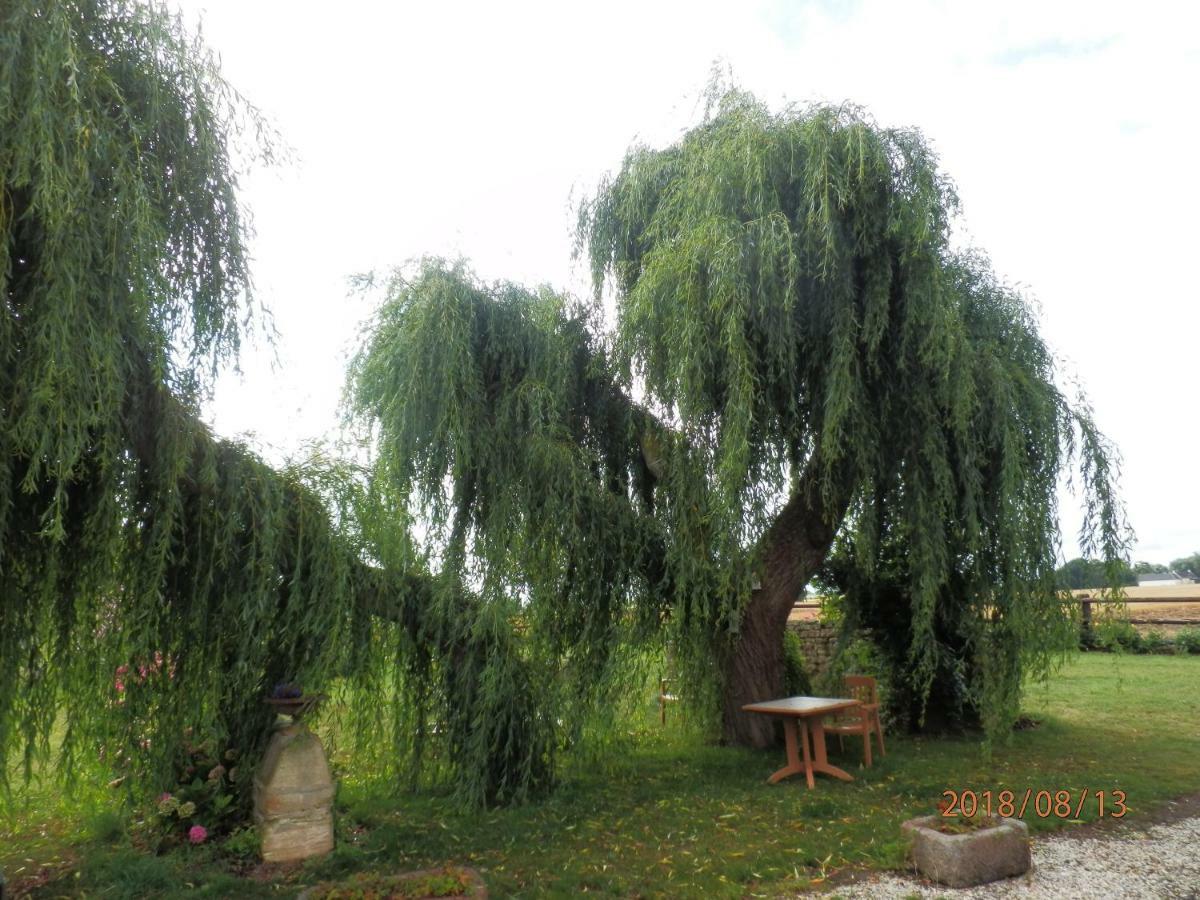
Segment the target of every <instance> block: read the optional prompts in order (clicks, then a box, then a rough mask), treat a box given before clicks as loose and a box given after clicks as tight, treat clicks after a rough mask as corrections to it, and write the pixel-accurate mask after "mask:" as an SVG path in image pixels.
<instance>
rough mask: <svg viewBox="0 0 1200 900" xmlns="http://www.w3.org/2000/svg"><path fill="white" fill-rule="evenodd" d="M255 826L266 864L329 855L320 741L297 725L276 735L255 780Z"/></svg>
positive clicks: (329, 801) (327, 783) (328, 797)
mask: <svg viewBox="0 0 1200 900" xmlns="http://www.w3.org/2000/svg"><path fill="white" fill-rule="evenodd" d="M254 820H255V821H256V822H257V823H258V828H259V834H260V836H261V837H262V857H263V860H265V861H266V862H291V861H293V860H298V859H307V858H308V857H310V856H320V855H321V854H323V853H328V852H329V851H330V850H332V849H333V778H332V777H330V774H329V762H328V761H327V760H326V758H325V748H324V747H322V746H321V741H320V739H319V738H318V737H317V736H316V735H315V734H313V733H312V732H311V731H309V730H308V728H307V727H305V726H304V725H301V724H298V723H297V724H292V725H288V726H286V727H284V728H281V729H279V730H278V731H276V732H275V734H274V735H272V737H271V743H270V744H268V745H267V753H266V755H265V756H264V757H263V762H262V766H261V767H260V768H259V770H258V774H257V775H255V777H254Z"/></svg>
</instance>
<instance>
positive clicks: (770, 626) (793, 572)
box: [722, 465, 850, 747]
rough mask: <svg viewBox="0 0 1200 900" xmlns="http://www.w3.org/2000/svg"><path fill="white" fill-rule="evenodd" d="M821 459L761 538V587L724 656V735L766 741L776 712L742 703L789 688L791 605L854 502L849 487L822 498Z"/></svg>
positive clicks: (756, 743) (753, 743) (734, 740)
mask: <svg viewBox="0 0 1200 900" xmlns="http://www.w3.org/2000/svg"><path fill="white" fill-rule="evenodd" d="M815 469H816V467H815V465H814V466H810V471H809V473H808V474H807V475H806V477H805V478H803V479H802V481H801V485H800V487H799V489H798V490H797V491H796V493H795V494H794V495H793V496H792V498H791V500H789V501H788V503H787V505H785V506H784V508H783V510H782V511H781V512H780V514H779V516H778V517H777V518H776V519H775V521H774V522H773V523H772V524H771V527H770V528H769V529H767V532H766V534H764V535H763V538H762V575H761V579H760V580H761V582H762V587H761V588H760V589H759V590H756V591H755V592H754V593H753V594H752V595H751V598H750V602H749V604H747V606H746V609H745V611H744V613H743V614H742V621H741V630H740V632H739V634H738V636H737V639H736V641H735V642H734V644H733V646H732V647H731V648H730V649H729V651H728V652H727V654H726V656H725V660H724V669H725V671H724V682H725V688H724V700H723V712H722V730H723V733H724V739H725V742H726V743H731V744H741V745H744V746H750V747H766V746H768V745H770V744H773V743H774V742H775V739H776V738H775V722H774V720H773V719H771V718H769V717H767V716H762V715H755V714H751V713H745V712H742V706H743V705H744V704H747V703H754V702H758V701H762V700H771V699H774V698H776V697H781V696H783V676H784V666H783V635H784V630H785V629H786V628H787V621H788V616H789V614H790V613H791V611H792V606H793V604H795V602H796V600H797V599H798V598H799V596H800V592H801V591H802V590H804V586H805V585H806V584H808V582H809V579H811V578H812V576H813V575H814V574H815V573H816V571H817V569H818V568H819V567H820V565H821V563H822V562H824V561H825V557H826V555H827V554H828V553H829V548H830V546H831V545H832V544H833V538H834V536H835V535H836V534H837V530H838V527H839V526H840V525H841V522H842V519H843V518H844V517H845V515H846V509H847V507H848V506H849V502H850V491H849V489H848V487H844V486H843V487H839V488H838V489H837V490H836V491H835V493H836V494H837V496H835V497H833V498H827V499H822V495H821V492H820V490H819V489H818V488H817V484H816V476H815V474H814V473H815Z"/></svg>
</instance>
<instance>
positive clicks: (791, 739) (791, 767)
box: [767, 719, 812, 784]
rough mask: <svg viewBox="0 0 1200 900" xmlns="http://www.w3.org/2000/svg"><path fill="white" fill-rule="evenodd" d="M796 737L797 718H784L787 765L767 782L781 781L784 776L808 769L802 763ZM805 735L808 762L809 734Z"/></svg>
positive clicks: (805, 756)
mask: <svg viewBox="0 0 1200 900" xmlns="http://www.w3.org/2000/svg"><path fill="white" fill-rule="evenodd" d="M796 737H797V735H796V720H795V719H784V720H783V739H784V743H785V744H786V745H787V765H786V766H784V767H783V768H782V769H780V770H779V771H778V772H776V773H775V774H774V775H772V776H771V777H770V778H768V779H767V784H774V783H775V782H777V781H781V780H783V779H784V778H787V777H788V776H789V775H795V774H796V773H798V772H804V771H807V770H806V769H805V766H804V764H802V763H801V762H800V753H799V749H800V748H799V747H797V746H796V743H797V741H796ZM805 737H806V740H805V741H804V759H805V762H807V761H808V740H807V735H806V736H805ZM808 777H809V778H810V779H811V778H812V775H811V774H810V775H809V776H808Z"/></svg>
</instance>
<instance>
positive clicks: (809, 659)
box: [787, 621, 839, 688]
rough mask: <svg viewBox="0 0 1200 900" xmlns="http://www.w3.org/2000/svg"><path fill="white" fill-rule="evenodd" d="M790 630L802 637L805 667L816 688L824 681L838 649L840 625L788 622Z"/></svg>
mask: <svg viewBox="0 0 1200 900" xmlns="http://www.w3.org/2000/svg"><path fill="white" fill-rule="evenodd" d="M787 627H788V630H789V631H791V632H792V633H793V634H795V635H796V636H797V637H798V638H800V651H801V652H802V653H803V654H804V668H805V670H806V671H807V672H808V678H809V680H810V681H811V682H812V684H813V687H814V688H815V687H816V686H817V685H818V684H820V683H821V682H822V681H824V679H825V676H826V674H828V672H829V666H830V664H831V663H832V662H833V654H834V651H836V650H837V642H838V630H839V629H838V626H836V625H825V624H823V623H821V622H812V621H809V622H804V621H800V622H788V626H787Z"/></svg>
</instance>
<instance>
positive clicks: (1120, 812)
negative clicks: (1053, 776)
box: [938, 788, 1127, 819]
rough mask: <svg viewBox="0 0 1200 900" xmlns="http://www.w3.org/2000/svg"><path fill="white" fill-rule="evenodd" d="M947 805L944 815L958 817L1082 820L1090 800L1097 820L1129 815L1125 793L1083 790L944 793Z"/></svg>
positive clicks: (941, 806)
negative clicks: (1030, 817)
mask: <svg viewBox="0 0 1200 900" xmlns="http://www.w3.org/2000/svg"><path fill="white" fill-rule="evenodd" d="M942 796H943V797H945V798H946V801H945V802H942V803H939V804H938V808H939V809H940V810H941V811H942V816H943V817H946V818H955V817H957V816H964V817H966V818H968V819H969V818H972V817H974V816H976V815H984V816H992V815H997V816H1002V817H1014V816H1015V817H1016V818H1018V819H1023V818H1025V816H1026V814H1027V813H1028V814H1032V815H1034V816H1037V817H1038V818H1039V819H1049V818H1052V817H1053V818H1056V819H1080V818H1082V816H1083V811H1084V809H1085V808H1087V807H1086V804H1087V802H1088V800H1091V801H1092V802H1093V803H1094V804H1095V808H1096V814H1097V817H1098V818H1101V819H1103V818H1105V817H1106V816H1107V817H1108V818H1112V819H1119V818H1121V817H1122V816H1124V815H1125V813H1126V811H1127V810H1126V807H1125V792H1124V791H1093V790H1091V789H1090V788H1084V789H1083V790H1082V791H1079V792H1078V793H1076V792H1074V791H1067V790H1061V791H1044V790H1043V791H1035V790H1034V789H1033V788H1026V789H1025V791H1024V793H1020V792H1017V791H1010V790H1003V791H990V790H989V791H969V790H968V791H952V790H946V791H942Z"/></svg>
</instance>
